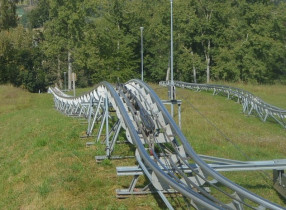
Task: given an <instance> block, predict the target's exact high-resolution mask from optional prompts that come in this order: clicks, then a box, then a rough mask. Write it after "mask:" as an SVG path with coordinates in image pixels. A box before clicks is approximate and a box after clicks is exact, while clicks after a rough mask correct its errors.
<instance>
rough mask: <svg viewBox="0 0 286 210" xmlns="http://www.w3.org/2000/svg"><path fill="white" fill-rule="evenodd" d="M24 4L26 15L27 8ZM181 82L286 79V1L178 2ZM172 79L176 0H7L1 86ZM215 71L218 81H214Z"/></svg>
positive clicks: (0, 28)
mask: <svg viewBox="0 0 286 210" xmlns="http://www.w3.org/2000/svg"><path fill="white" fill-rule="evenodd" d="M20 10H22V11H23V14H19V11H20ZM173 19H174V21H173V22H174V32H173V33H174V79H176V80H181V81H186V82H200V83H203V82H209V80H210V81H216V80H226V81H239V82H251V83H259V84H264V83H278V82H279V83H284V84H286V3H285V1H278V0H276V1H270V0H260V1H255V0H173ZM140 27H144V30H143V40H144V75H145V76H144V79H145V80H146V81H149V82H158V81H160V80H165V79H166V74H167V70H168V68H169V66H170V0H155V1H154V0H112V1H110V0H93V1H90V0H29V1H17V0H14V1H11V0H0V83H2V84H3V83H11V84H13V85H15V86H21V87H23V88H26V89H28V90H29V91H31V92H37V91H39V90H41V91H45V90H46V88H47V87H48V86H49V85H54V84H57V85H58V86H59V87H61V88H62V87H63V79H64V72H67V71H68V68H72V70H73V71H74V72H76V73H77V85H78V86H80V87H85V86H89V85H93V84H95V83H98V82H100V81H103V80H106V81H109V82H115V81H117V80H118V79H119V80H120V81H121V82H124V81H126V80H128V79H131V78H139V77H140V73H141V69H140V63H141V59H140V49H141V48H140V47H141V37H140ZM207 71H209V73H210V74H209V78H208V77H207V75H208V74H207Z"/></svg>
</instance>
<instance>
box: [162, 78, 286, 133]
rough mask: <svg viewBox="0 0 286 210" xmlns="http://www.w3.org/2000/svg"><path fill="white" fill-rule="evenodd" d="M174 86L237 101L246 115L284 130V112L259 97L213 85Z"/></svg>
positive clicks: (185, 84) (183, 83)
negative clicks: (276, 125)
mask: <svg viewBox="0 0 286 210" xmlns="http://www.w3.org/2000/svg"><path fill="white" fill-rule="evenodd" d="M159 84H160V85H162V86H168V85H169V84H170V82H169V81H161V82H160V83H159ZM174 85H175V86H176V87H180V88H188V89H191V90H195V91H202V90H204V91H212V92H213V95H218V94H220V95H224V96H226V97H227V98H228V99H233V100H237V102H239V103H241V105H242V107H243V112H244V113H245V114H247V115H250V114H256V115H257V116H258V117H259V118H260V119H261V120H262V121H263V122H265V121H266V120H267V119H269V118H272V119H274V120H275V121H276V122H277V123H279V124H280V125H281V126H282V127H283V128H285V129H286V110H285V109H282V108H279V107H276V106H273V105H271V104H268V103H266V102H265V101H263V100H262V99H260V98H259V97H257V96H255V95H253V94H252V93H250V92H248V91H245V90H243V89H240V88H235V87H230V86H225V85H214V84H197V83H187V82H181V81H174Z"/></svg>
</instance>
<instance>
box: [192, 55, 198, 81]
mask: <svg viewBox="0 0 286 210" xmlns="http://www.w3.org/2000/svg"><path fill="white" fill-rule="evenodd" d="M191 54H192V57H193V61H194V53H193V51H191ZM193 77H194V83H197V69H196V66H195V64H194V62H193Z"/></svg>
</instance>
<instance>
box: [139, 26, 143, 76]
mask: <svg viewBox="0 0 286 210" xmlns="http://www.w3.org/2000/svg"><path fill="white" fill-rule="evenodd" d="M143 29H144V27H140V31H141V80H142V81H143V80H144V78H143V77H144V72H143Z"/></svg>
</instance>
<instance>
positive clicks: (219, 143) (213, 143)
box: [0, 85, 286, 209]
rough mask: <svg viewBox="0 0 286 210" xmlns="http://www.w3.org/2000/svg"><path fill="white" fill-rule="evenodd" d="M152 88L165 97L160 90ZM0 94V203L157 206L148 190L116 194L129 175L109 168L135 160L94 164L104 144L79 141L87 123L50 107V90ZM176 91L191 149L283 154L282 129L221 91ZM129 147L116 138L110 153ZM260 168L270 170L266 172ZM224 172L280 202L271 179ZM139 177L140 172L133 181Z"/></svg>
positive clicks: (235, 155) (262, 156)
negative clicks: (247, 111) (216, 93)
mask: <svg viewBox="0 0 286 210" xmlns="http://www.w3.org/2000/svg"><path fill="white" fill-rule="evenodd" d="M152 87H154V89H155V91H156V92H157V93H158V94H159V95H160V97H161V98H165V99H166V95H167V94H166V88H162V87H159V86H157V85H152ZM254 88H255V87H254ZM267 88H268V87H266V89H267ZM272 88H273V89H274V90H275V87H272ZM281 88H282V87H281ZM285 89H286V88H285V87H284V90H285ZM10 91H11V92H10ZM84 91H86V89H85V90H84ZM77 92H80V91H77ZM261 92H262V93H263V88H262V89H261ZM275 92H277V91H273V93H272V94H271V97H272V98H273V100H277V101H278V102H279V101H280V100H282V101H284V100H283V99H284V98H283V97H284V96H281V95H279V94H278V95H275V94H274V93H275ZM0 93H1V94H0V101H1V102H0V103H1V106H0V110H2V111H1V112H0V131H1V132H0V192H1V196H0V209H135V208H138V209H159V208H165V206H164V205H163V203H162V202H161V201H160V199H159V198H158V197H157V196H154V195H148V196H143V197H131V198H129V199H123V200H119V199H116V194H115V189H117V188H126V187H128V185H129V183H130V181H131V178H132V177H117V176H116V170H115V167H116V166H122V165H135V160H134V159H131V160H117V161H115V160H112V161H104V162H102V163H96V162H95V160H94V156H95V155H104V146H103V145H101V144H96V145H95V146H91V147H86V146H85V143H86V141H92V140H94V139H80V138H79V136H80V135H83V134H84V133H85V130H86V127H87V125H86V124H81V123H80V122H81V120H80V119H77V118H70V117H66V116H64V115H62V114H61V113H59V112H57V111H56V110H55V109H54V107H53V99H52V96H51V95H49V94H30V93H27V92H25V91H22V90H20V89H15V88H12V87H9V86H1V87H0ZM253 93H254V94H255V92H253ZM7 95H13V96H14V97H10V98H9V97H7ZM282 95H283V94H282ZM177 96H178V99H182V100H183V104H182V130H183V132H184V134H185V135H186V137H187V138H188V140H189V141H190V143H191V145H192V146H193V148H194V149H195V150H196V151H197V152H198V153H201V154H206V155H214V156H219V157H225V158H232V159H239V160H248V159H250V160H267V159H279V158H280V159H281V158H285V156H286V153H285V151H284V150H285V149H284V148H285V146H286V133H285V130H284V129H282V128H281V127H280V126H279V125H278V124H275V123H272V122H266V123H263V122H261V121H260V120H259V119H258V118H256V117H253V116H250V117H247V116H245V115H244V114H243V113H242V110H241V105H239V104H237V103H235V102H234V101H230V100H226V98H224V97H221V96H212V95H211V94H210V93H204V92H200V93H197V92H193V91H190V90H185V89H177ZM260 97H262V98H263V96H260ZM11 98H12V99H11ZM11 100H13V101H12V102H11ZM265 100H266V101H267V99H265ZM271 100H272V99H271ZM267 102H271V101H267ZM9 104H10V105H9ZM277 105H278V104H277ZM281 105H282V106H284V105H285V103H284V105H283V102H282V104H281ZM192 106H195V107H196V108H198V109H199V110H200V112H201V113H202V114H203V115H204V116H205V117H206V118H207V119H209V120H210V121H211V122H212V123H213V124H214V125H215V126H216V127H217V128H218V129H220V130H222V132H223V133H224V134H225V135H226V136H227V137H228V138H229V139H228V140H226V139H225V138H224V137H223V136H222V135H221V134H220V132H219V131H218V130H217V129H215V128H214V127H213V126H212V125H210V124H209V123H208V122H207V120H206V119H205V118H203V117H202V116H201V115H200V114H198V112H196V111H195V110H194V109H193V108H192ZM175 117H176V116H175ZM121 138H122V139H124V137H121ZM230 141H231V142H233V143H231V142H230ZM233 144H235V145H236V146H233ZM237 147H238V148H239V149H237ZM132 151H134V148H133V147H130V146H128V145H124V144H123V145H116V148H115V153H116V154H128V155H129V154H132ZM244 153H245V154H246V156H245V155H243V154H244ZM267 174H268V175H269V176H271V171H270V172H269V173H268V172H267ZM224 175H226V176H227V177H229V178H230V179H231V180H234V181H235V182H237V183H238V184H241V185H242V186H244V187H246V188H248V189H250V190H251V191H253V192H255V193H258V194H259V195H262V196H263V197H265V198H267V199H270V200H272V201H274V202H276V203H279V204H280V205H283V206H285V200H283V199H281V198H280V197H279V195H278V194H277V193H276V191H275V190H273V189H272V187H271V181H270V180H269V179H268V178H265V176H262V175H261V174H260V173H257V172H231V173H230V172H228V173H224ZM144 182H145V180H144V177H142V179H141V180H140V182H139V185H143V183H144Z"/></svg>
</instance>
